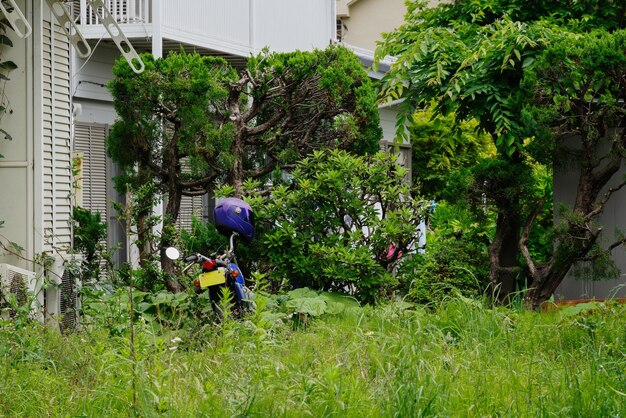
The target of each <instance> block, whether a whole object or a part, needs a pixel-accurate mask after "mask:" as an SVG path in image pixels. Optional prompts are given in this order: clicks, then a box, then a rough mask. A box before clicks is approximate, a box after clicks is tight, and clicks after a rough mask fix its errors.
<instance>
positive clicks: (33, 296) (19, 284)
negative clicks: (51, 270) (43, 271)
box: [0, 264, 43, 319]
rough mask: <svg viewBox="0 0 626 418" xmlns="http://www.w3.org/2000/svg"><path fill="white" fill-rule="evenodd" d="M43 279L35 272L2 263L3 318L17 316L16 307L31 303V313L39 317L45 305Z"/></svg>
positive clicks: (0, 308) (0, 304)
mask: <svg viewBox="0 0 626 418" xmlns="http://www.w3.org/2000/svg"><path fill="white" fill-rule="evenodd" d="M41 287H42V286H41V281H40V280H38V279H37V277H36V274H35V272H33V271H28V270H24V269H21V268H19V267H15V266H12V265H10V264H0V313H1V315H2V318H3V319H10V318H12V317H14V316H15V308H16V307H17V306H24V305H26V304H30V306H31V315H32V316H33V317H34V318H37V319H39V316H40V315H39V312H40V308H41V306H42V305H43V296H42V294H41Z"/></svg>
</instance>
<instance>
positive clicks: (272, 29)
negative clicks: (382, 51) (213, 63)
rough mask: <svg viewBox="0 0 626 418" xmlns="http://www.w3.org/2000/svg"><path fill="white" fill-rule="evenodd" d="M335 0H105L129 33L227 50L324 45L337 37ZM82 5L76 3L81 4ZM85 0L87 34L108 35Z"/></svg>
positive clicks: (80, 14) (80, 13)
mask: <svg viewBox="0 0 626 418" xmlns="http://www.w3.org/2000/svg"><path fill="white" fill-rule="evenodd" d="M335 1H336V0H104V2H105V4H106V6H107V8H108V9H109V11H110V13H111V15H112V16H113V17H114V19H115V20H116V21H117V22H118V23H119V24H120V27H121V29H122V30H123V31H124V34H125V35H126V36H127V37H128V38H129V39H132V38H141V39H146V38H147V37H152V36H155V35H156V34H158V36H160V37H161V39H164V40H170V41H173V42H181V43H186V44H188V45H195V46H198V47H199V48H206V49H210V50H213V51H221V52H223V53H227V54H234V55H238V56H248V55H249V54H250V53H251V52H252V53H254V52H258V51H260V50H261V49H262V48H263V47H265V46H270V48H271V49H272V50H274V51H292V50H295V49H300V50H310V49H312V48H325V47H326V46H327V45H328V43H329V41H330V40H331V39H333V38H334V37H335V34H334V33H335V7H334V6H335ZM77 6H78V8H77ZM96 12H97V11H94V10H92V9H91V7H89V6H87V1H86V0H74V14H75V17H76V18H78V25H79V27H80V29H81V32H82V33H83V34H84V35H85V37H86V38H90V39H99V38H101V37H103V36H107V35H106V33H105V30H104V27H102V25H100V21H99V17H98V15H101V13H96Z"/></svg>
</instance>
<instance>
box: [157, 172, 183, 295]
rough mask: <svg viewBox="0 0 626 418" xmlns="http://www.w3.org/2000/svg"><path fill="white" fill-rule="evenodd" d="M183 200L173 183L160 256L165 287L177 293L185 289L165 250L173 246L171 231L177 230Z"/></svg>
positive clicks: (168, 201) (169, 190)
mask: <svg viewBox="0 0 626 418" xmlns="http://www.w3.org/2000/svg"><path fill="white" fill-rule="evenodd" d="M181 198H182V193H181V191H180V189H179V188H178V187H177V186H176V184H173V182H171V183H170V185H169V188H168V196H167V206H166V207H165V213H164V216H163V232H162V233H161V246H160V256H161V269H162V270H163V273H165V274H164V276H163V280H164V284H165V287H166V288H167V290H169V291H170V292H175V293H176V292H180V291H181V290H183V289H182V286H181V285H180V282H179V281H178V280H176V279H175V276H176V268H175V265H174V262H173V261H172V260H170V259H169V258H168V257H167V256H166V255H165V249H166V248H167V247H169V246H171V245H172V244H173V242H171V237H170V231H171V230H172V228H175V225H176V219H178V212H179V210H180V200H181Z"/></svg>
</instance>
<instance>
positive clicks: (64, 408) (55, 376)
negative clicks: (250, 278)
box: [0, 299, 626, 417]
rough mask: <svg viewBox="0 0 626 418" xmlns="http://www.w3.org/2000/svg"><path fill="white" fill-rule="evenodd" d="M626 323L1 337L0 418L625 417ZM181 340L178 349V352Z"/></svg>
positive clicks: (33, 331)
mask: <svg viewBox="0 0 626 418" xmlns="http://www.w3.org/2000/svg"><path fill="white" fill-rule="evenodd" d="M625 313H626V311H625V310H624V308H622V307H620V306H613V305H599V306H598V307H597V308H596V309H595V310H593V311H592V312H575V311H567V310H566V311H561V312H548V313H535V312H527V311H522V310H508V309H503V308H495V309H491V308H488V307H485V306H483V305H482V304H480V303H478V302H475V301H471V300H467V299H458V300H452V301H449V302H447V303H445V304H443V305H441V306H439V307H438V308H435V309H432V310H426V309H423V308H413V309H402V308H401V307H400V306H394V305H387V306H383V307H379V308H376V309H372V308H364V309H360V310H352V311H350V312H349V313H345V314H343V315H340V316H329V317H327V318H325V319H318V320H315V321H311V322H309V324H308V325H307V326H306V327H303V328H299V329H294V328H293V327H292V326H291V325H290V324H286V323H283V322H272V321H267V320H266V319H264V317H263V316H261V315H256V316H253V317H251V318H250V319H249V320H246V321H237V322H226V323H225V324H223V325H219V326H218V325H207V326H204V327H193V328H182V329H178V330H171V329H167V328H161V327H155V326H153V325H151V324H148V323H142V322H141V321H140V322H139V324H138V325H137V329H136V352H137V354H136V376H135V379H136V388H137V389H136V390H137V393H136V395H137V401H136V404H133V393H132V387H131V382H132V380H133V375H132V374H133V372H132V370H133V368H132V367H131V366H132V363H131V360H130V359H131V356H130V348H129V339H128V336H127V335H126V334H125V333H124V332H122V333H118V332H113V330H112V329H111V328H109V327H104V326H99V325H92V326H89V327H85V329H84V330H83V331H82V332H79V333H75V334H71V335H66V336H63V335H60V334H59V333H57V332H54V331H51V330H49V329H45V328H41V327H38V326H33V327H31V328H21V329H17V330H16V329H13V328H12V327H11V325H10V324H7V323H5V324H4V325H3V327H2V328H0V416H11V417H13V416H24V417H39V416H62V417H64V416H107V417H115V416H131V415H138V416H148V417H150V416H172V417H187V416H210V417H224V416H251V417H273V416H278V417H299V416H315V417H324V416H346V417H352V416H354V417H369V416H372V417H378V416H385V417H420V416H476V417H478V416H480V417H483V416H515V417H518V416H564V417H565V416H567V417H570V416H581V417H608V416H621V415H626V373H625V372H626V345H625V344H624V341H625V339H626V321H625V320H624V319H625ZM177 338H180V341H178V339H177Z"/></svg>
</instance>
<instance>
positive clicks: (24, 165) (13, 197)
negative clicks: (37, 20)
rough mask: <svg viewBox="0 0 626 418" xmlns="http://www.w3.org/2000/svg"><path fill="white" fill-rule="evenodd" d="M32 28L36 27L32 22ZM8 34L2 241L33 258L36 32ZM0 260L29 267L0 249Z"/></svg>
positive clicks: (0, 184) (1, 142)
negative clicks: (13, 65)
mask: <svg viewBox="0 0 626 418" xmlns="http://www.w3.org/2000/svg"><path fill="white" fill-rule="evenodd" d="M17 4H18V7H20V8H21V10H22V11H24V12H25V13H26V14H27V16H29V13H31V14H32V13H33V9H32V7H28V8H27V5H26V2H25V1H23V0H18V1H17ZM36 16H40V15H39V14H36ZM33 29H34V31H37V30H38V28H37V27H36V26H34V25H33ZM7 36H8V37H9V38H10V39H11V40H12V42H13V47H12V48H9V47H4V48H3V49H2V54H3V59H5V60H11V61H13V62H15V63H16V64H17V67H18V68H17V69H16V70H14V71H12V72H11V73H9V74H8V76H9V78H10V80H9V81H7V82H6V84H4V88H3V91H4V93H5V94H6V100H7V101H6V102H5V101H3V103H2V104H3V105H4V106H6V107H7V109H9V110H12V111H13V112H12V113H10V112H6V113H5V114H4V115H3V116H2V119H1V120H0V127H2V129H4V130H6V131H7V132H8V133H9V134H10V135H11V137H12V138H13V139H12V140H11V141H9V140H7V139H5V138H4V135H0V154H2V155H4V158H0V220H2V221H5V224H4V226H3V227H2V229H0V233H1V234H2V235H3V236H4V237H6V240H3V242H5V243H6V242H7V241H11V242H15V243H16V244H18V245H20V246H21V247H23V248H24V249H25V251H24V253H23V254H22V255H24V256H25V257H27V258H32V256H33V254H34V252H35V251H36V250H35V244H34V239H33V238H34V234H33V220H34V212H33V184H34V183H33V168H34V167H33V145H34V144H33V107H34V105H33V99H34V98H35V97H37V96H38V95H37V90H35V87H34V85H33V76H34V71H33V67H34V65H33V61H34V55H35V51H34V47H33V43H36V41H35V36H36V35H35V34H33V35H32V36H30V37H29V38H27V39H20V38H18V37H17V36H16V35H15V33H14V32H13V31H11V30H9V31H7ZM35 123H36V121H35ZM0 263H9V264H12V265H16V266H18V267H21V268H25V269H27V270H32V265H30V263H27V262H26V261H24V260H22V259H20V258H19V257H13V256H11V255H10V254H6V253H4V252H3V251H0Z"/></svg>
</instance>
